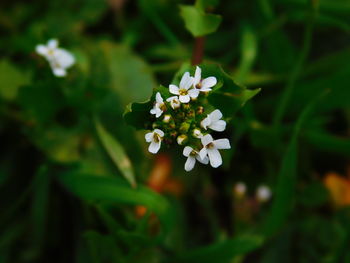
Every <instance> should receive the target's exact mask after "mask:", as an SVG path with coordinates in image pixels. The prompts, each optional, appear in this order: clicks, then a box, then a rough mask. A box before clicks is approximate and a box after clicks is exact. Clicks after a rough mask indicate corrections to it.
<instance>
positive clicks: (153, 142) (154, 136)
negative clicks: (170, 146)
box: [145, 129, 164, 153]
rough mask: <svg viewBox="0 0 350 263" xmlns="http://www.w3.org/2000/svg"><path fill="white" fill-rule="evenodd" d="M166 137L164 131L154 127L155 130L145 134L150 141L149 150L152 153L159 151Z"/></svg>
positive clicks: (147, 140)
mask: <svg viewBox="0 0 350 263" xmlns="http://www.w3.org/2000/svg"><path fill="white" fill-rule="evenodd" d="M163 137H164V132H163V131H162V130H159V129H154V131H152V132H149V133H147V134H146V135H145V139H146V142H149V143H150V145H149V147H148V151H149V152H150V153H157V152H158V151H159V149H160V145H161V143H162V140H163Z"/></svg>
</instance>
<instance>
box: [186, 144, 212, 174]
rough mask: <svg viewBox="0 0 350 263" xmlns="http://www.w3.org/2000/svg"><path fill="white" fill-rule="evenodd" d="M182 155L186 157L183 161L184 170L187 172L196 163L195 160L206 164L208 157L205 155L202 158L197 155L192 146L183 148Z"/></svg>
mask: <svg viewBox="0 0 350 263" xmlns="http://www.w3.org/2000/svg"><path fill="white" fill-rule="evenodd" d="M183 155H184V156H186V157H187V160H186V163H185V170H186V171H187V172H189V171H191V170H192V169H193V167H194V165H195V164H196V160H197V161H198V162H200V163H202V164H208V163H209V159H208V157H207V156H205V157H204V158H203V159H202V158H201V157H200V156H199V154H198V152H197V151H195V150H194V149H193V148H192V147H190V146H186V147H185V148H184V150H183Z"/></svg>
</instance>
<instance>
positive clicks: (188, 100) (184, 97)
mask: <svg viewBox="0 0 350 263" xmlns="http://www.w3.org/2000/svg"><path fill="white" fill-rule="evenodd" d="M179 100H180V101H181V102H182V103H189V102H190V100H191V98H190V96H189V95H184V96H183V95H180V96H179Z"/></svg>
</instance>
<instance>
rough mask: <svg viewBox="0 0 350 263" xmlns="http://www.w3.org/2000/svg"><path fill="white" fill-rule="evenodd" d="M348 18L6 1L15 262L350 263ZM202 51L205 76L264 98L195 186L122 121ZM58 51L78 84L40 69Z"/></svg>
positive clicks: (164, 1) (334, 13) (7, 225)
mask: <svg viewBox="0 0 350 263" xmlns="http://www.w3.org/2000/svg"><path fill="white" fill-rule="evenodd" d="M349 14H350V2H349V1H348V0H310V1H309V0H255V1H245V0H235V1H229V0H197V1H196V2H193V1H185V0H184V1H180V0H129V1H127V0H50V1H43V0H35V1H25V0H22V1H21V0H15V1H9V0H2V1H1V3H0V50H1V53H0V138H1V139H0V142H1V151H0V188H1V190H0V204H1V213H0V228H1V235H0V262H4V263H13V262H36V263H38V262H77V263H79V262H84V263H90V262H91V263H102V262H103V263H104V262H122V263H123V262H133V263H134V262H140V263H141V262H147V263H148V262H176V263H179V262H201V263H204V262H261V263H274V262H276V263H277V262H308V263H310V262H317V263H320V262H350V224H349V222H350V210H349V205H350V166H349V165H350V163H349V155H350V138H349V123H350V107H349V106H350V78H349V76H350V62H349V61H350V37H349V32H350V20H349V17H350V16H349ZM204 35H205V48H204V60H205V61H206V62H215V63H219V64H221V65H222V67H223V68H224V69H225V71H226V72H228V74H230V75H231V76H232V77H233V78H234V79H235V80H236V81H237V82H238V83H240V84H243V85H245V86H247V87H248V88H252V89H255V88H261V92H260V93H259V94H258V95H257V96H255V98H254V99H253V100H251V101H250V102H249V103H247V104H246V105H245V107H243V108H242V109H241V110H240V111H239V112H238V114H236V115H235V116H234V117H233V118H232V121H231V122H230V124H229V129H227V131H226V132H225V133H226V134H225V135H226V136H227V137H229V138H230V140H231V144H232V145H233V147H232V150H230V151H227V152H226V153H225V155H224V160H225V161H224V167H222V168H220V169H211V168H208V167H205V168H196V169H195V171H193V172H191V173H190V174H186V173H185V172H184V170H183V164H184V157H183V156H179V154H177V153H176V154H175V153H172V152H171V151H164V152H163V153H161V154H160V155H158V156H151V155H150V154H149V153H147V147H146V145H145V142H144V138H143V136H144V134H143V133H142V132H136V131H135V130H134V129H133V128H132V127H129V126H127V125H126V124H125V122H124V121H123V117H122V114H123V111H124V109H125V107H126V105H127V104H128V103H130V102H134V101H145V100H146V99H148V98H149V97H150V95H151V93H152V89H153V88H154V87H156V86H158V85H159V84H162V85H165V86H167V85H168V84H169V83H171V80H172V79H173V76H174V74H175V73H176V72H177V71H178V70H179V68H180V67H181V66H182V65H183V64H184V63H188V61H190V59H191V56H192V52H193V46H194V36H195V37H198V36H204ZM50 38H57V39H59V40H60V43H61V46H62V47H64V48H66V49H68V50H69V51H71V52H72V53H73V54H74V56H75V57H76V59H77V63H76V65H75V66H74V67H73V68H72V69H70V70H69V74H68V76H67V77H66V78H64V79H61V78H55V77H54V76H53V74H52V72H51V71H50V68H49V66H48V64H47V62H46V61H44V59H43V58H41V57H39V56H38V55H37V54H36V53H35V46H36V45H37V44H39V43H46V41H47V40H48V39H50ZM239 181H242V182H244V183H245V184H246V185H247V193H246V194H243V195H242V194H240V193H238V192H237V191H236V190H235V189H236V188H235V185H236V183H237V182H239ZM260 184H266V185H269V186H270V187H271V190H272V195H273V196H272V200H270V201H267V202H261V201H259V200H258V199H257V198H256V197H255V196H254V191H255V189H256V187H257V186H258V185H260Z"/></svg>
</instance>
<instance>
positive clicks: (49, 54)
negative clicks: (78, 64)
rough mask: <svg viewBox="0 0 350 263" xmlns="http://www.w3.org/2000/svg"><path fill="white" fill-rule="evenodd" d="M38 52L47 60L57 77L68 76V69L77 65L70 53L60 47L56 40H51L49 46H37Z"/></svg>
mask: <svg viewBox="0 0 350 263" xmlns="http://www.w3.org/2000/svg"><path fill="white" fill-rule="evenodd" d="M36 52H37V53H38V54H40V55H42V56H44V57H45V58H46V59H47V61H48V62H49V64H50V66H51V69H52V72H53V74H54V75H55V76H56V77H64V76H66V74H67V71H66V70H67V68H69V67H71V66H72V65H73V64H74V63H75V59H74V57H73V55H72V54H71V53H70V52H68V51H67V50H65V49H63V48H59V47H58V41H57V40H56V39H51V40H49V41H48V42H47V45H37V46H36Z"/></svg>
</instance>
